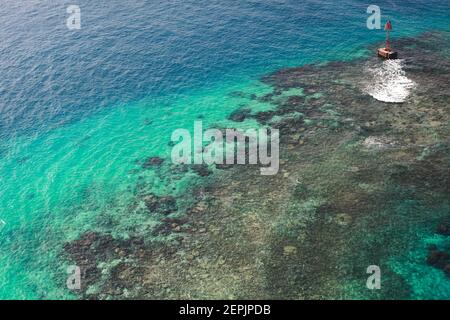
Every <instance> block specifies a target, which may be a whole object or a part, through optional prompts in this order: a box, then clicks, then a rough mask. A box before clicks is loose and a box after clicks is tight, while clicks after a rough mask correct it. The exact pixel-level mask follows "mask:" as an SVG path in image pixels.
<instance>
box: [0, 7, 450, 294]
mask: <svg viewBox="0 0 450 320" xmlns="http://www.w3.org/2000/svg"><path fill="white" fill-rule="evenodd" d="M77 2H78V4H79V5H80V8H81V14H82V15H81V17H82V28H81V30H76V31H75V30H73V31H70V30H68V29H67V28H66V26H65V19H66V18H67V14H66V10H65V9H66V7H67V5H68V4H69V3H67V2H66V1H43V2H40V1H30V2H24V3H22V2H17V1H11V0H7V1H5V4H4V5H2V7H1V8H0V21H1V26H2V28H1V29H0V55H1V59H0V71H1V74H2V78H1V79H0V112H1V113H0V159H1V162H0V219H1V220H2V221H3V222H4V223H2V224H0V298H7V299H11V298H28V299H38V298H70V297H71V294H70V292H68V290H67V289H66V287H65V266H66V265H65V263H66V262H65V261H64V260H63V259H62V258H61V256H60V254H61V248H62V245H63V243H64V242H65V241H68V240H72V239H75V238H76V237H77V236H78V235H79V234H80V233H82V232H84V231H89V230H108V231H111V229H112V228H113V230H112V231H113V234H116V235H117V236H120V237H127V236H128V235H129V234H130V233H134V234H135V233H142V234H143V235H145V234H147V233H148V230H149V229H150V228H151V227H152V226H153V225H155V224H156V223H157V221H156V220H155V218H152V217H149V216H148V215H145V216H144V215H129V214H128V211H127V208H128V207H129V205H130V203H131V202H132V201H133V197H134V196H135V190H136V187H137V186H138V185H140V184H142V183H144V184H145V188H147V189H148V190H149V191H150V190H151V191H153V192H155V193H158V194H173V195H177V194H181V193H186V192H189V190H190V186H191V184H192V179H196V178H195V177H194V176H193V175H189V174H187V175H185V176H182V177H181V178H180V177H177V178H176V179H175V178H173V177H171V175H170V173H169V172H157V171H156V170H143V169H142V168H141V167H140V166H139V164H138V163H137V161H142V160H145V159H146V158H148V157H150V156H160V157H163V158H166V159H168V157H169V155H170V150H171V149H170V147H169V145H168V142H169V141H170V135H171V133H172V131H173V130H175V129H177V128H187V129H192V127H193V122H194V121H195V120H196V119H199V118H201V119H202V120H203V122H204V125H205V126H207V125H210V124H216V125H227V123H228V122H227V120H226V117H227V115H228V114H230V113H231V112H232V111H233V110H235V109H236V108H238V107H239V106H241V105H246V106H249V107H251V108H252V110H254V111H257V110H265V109H270V108H271V107H273V106H271V105H270V104H268V103H262V102H256V101H254V100H251V99H250V98H249V97H250V96H251V95H252V94H256V95H257V96H262V95H263V94H265V93H267V92H268V90H270V89H269V88H267V87H266V86H265V85H264V84H262V83H261V82H259V80H258V79H259V78H260V77H261V76H262V75H264V74H266V73H267V72H270V71H274V70H277V69H279V68H281V67H286V66H295V65H303V64H306V63H312V62H326V61H330V60H351V59H355V58H359V57H362V56H366V55H369V54H371V53H370V52H368V51H367V49H366V47H367V46H368V45H370V44H373V43H375V42H377V41H382V39H383V37H384V33H383V31H381V30H378V31H377V30H368V29H367V28H366V19H367V17H368V14H367V13H366V9H367V6H368V5H369V4H368V3H366V2H363V1H350V0H345V1H339V2H331V1H312V0H310V1H287V0H286V1H263V0H261V1H256V0H255V1H232V0H230V1H203V0H200V1H179V0H176V1H164V2H160V1H126V2H123V1H117V0H113V1H96V2H95V3H92V2H88V1H81V0H80V1H77ZM377 5H379V6H380V7H381V9H382V14H383V19H386V18H387V17H389V18H390V19H391V20H392V21H393V24H394V28H395V32H394V36H395V37H401V36H414V35H418V34H420V33H422V32H424V31H430V30H446V31H450V24H449V21H450V20H449V19H450V3H448V1H447V2H446V1H435V0H431V1H379V2H378V3H377ZM236 91H241V92H244V93H246V95H245V96H236V95H233V94H232V93H233V92H236ZM230 125H235V124H231V123H230ZM243 125H245V126H254V125H256V124H255V123H253V122H251V121H248V122H246V123H244V124H243ZM403 267H404V266H402V267H399V268H403ZM419 296H420V295H419Z"/></svg>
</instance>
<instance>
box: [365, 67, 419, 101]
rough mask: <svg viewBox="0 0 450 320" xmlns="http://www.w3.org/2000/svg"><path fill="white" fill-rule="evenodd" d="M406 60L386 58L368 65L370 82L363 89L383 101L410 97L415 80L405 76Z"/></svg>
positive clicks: (402, 99) (367, 70)
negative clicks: (404, 64) (404, 63)
mask: <svg viewBox="0 0 450 320" xmlns="http://www.w3.org/2000/svg"><path fill="white" fill-rule="evenodd" d="M403 62H404V60H401V59H398V60H385V61H383V62H382V63H381V64H377V65H376V66H373V65H371V66H367V68H366V70H365V71H366V72H367V73H368V74H369V75H370V82H369V83H366V84H365V86H364V88H363V90H364V92H366V93H368V94H369V95H371V96H372V97H373V98H375V99H377V100H379V101H383V102H392V103H400V102H404V101H405V100H406V98H408V96H409V94H410V92H411V90H412V89H413V88H414V87H415V85H416V84H415V82H414V81H412V80H411V79H409V78H408V77H406V76H405V71H404V70H403Z"/></svg>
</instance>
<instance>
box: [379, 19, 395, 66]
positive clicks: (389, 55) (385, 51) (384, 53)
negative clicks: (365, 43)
mask: <svg viewBox="0 0 450 320" xmlns="http://www.w3.org/2000/svg"><path fill="white" fill-rule="evenodd" d="M384 30H385V31H386V47H384V48H379V49H378V56H379V57H381V58H384V59H397V56H398V54H397V52H396V51H393V50H392V48H391V41H390V33H391V31H392V23H391V21H390V20H388V22H386V25H385V26H384Z"/></svg>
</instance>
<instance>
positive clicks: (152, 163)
mask: <svg viewBox="0 0 450 320" xmlns="http://www.w3.org/2000/svg"><path fill="white" fill-rule="evenodd" d="M163 162H164V159H162V158H160V157H150V158H148V159H147V160H145V161H144V163H143V164H142V168H144V169H148V168H152V167H158V166H160V165H161V164H163Z"/></svg>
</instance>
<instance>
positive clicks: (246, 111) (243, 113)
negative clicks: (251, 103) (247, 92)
mask: <svg viewBox="0 0 450 320" xmlns="http://www.w3.org/2000/svg"><path fill="white" fill-rule="evenodd" d="M251 112H252V110H251V109H250V108H239V109H237V110H235V111H233V112H232V113H231V114H230V115H229V116H228V120H231V121H235V122H242V121H244V120H245V119H246V118H247V117H248V116H250V114H251Z"/></svg>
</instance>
